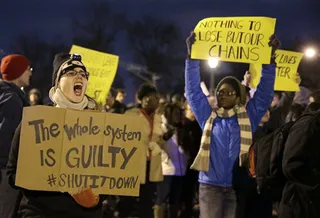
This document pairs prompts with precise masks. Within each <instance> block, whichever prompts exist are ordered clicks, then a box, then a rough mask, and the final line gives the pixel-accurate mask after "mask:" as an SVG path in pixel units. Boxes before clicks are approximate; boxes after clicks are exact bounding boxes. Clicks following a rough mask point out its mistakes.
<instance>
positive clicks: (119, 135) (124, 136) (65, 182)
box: [16, 106, 145, 196]
mask: <svg viewBox="0 0 320 218" xmlns="http://www.w3.org/2000/svg"><path fill="white" fill-rule="evenodd" d="M140 119H141V118H139V117H134V116H125V115H117V114H109V113H100V112H94V111H75V110H69V109H62V108H54V107H46V106H35V107H27V108H24V111H23V120H22V126H21V136H20V148H19V158H18V167H17V175H16V185H17V186H19V187H22V188H26V189H29V190H43V191H60V192H69V193H77V192H78V191H79V189H81V188H89V187H90V188H92V190H93V192H94V193H95V194H110V195H128V196H138V195H139V187H140V182H139V173H140V168H141V167H139V166H141V161H142V160H144V159H143V147H144V137H145V136H144V135H143V134H142V132H141V130H140V129H141V128H140V127H139V123H141V120H140Z"/></svg>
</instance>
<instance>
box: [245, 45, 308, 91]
mask: <svg viewBox="0 0 320 218" xmlns="http://www.w3.org/2000/svg"><path fill="white" fill-rule="evenodd" d="M302 57H303V53H299V52H293V51H285V50H277V51H276V63H277V68H276V81H275V85H274V90H276V91H292V92H295V91H299V90H300V89H299V84H297V72H298V67H299V64H300V62H301V59H302ZM261 70H262V65H261V64H250V69H249V72H250V73H251V77H252V80H251V84H250V85H251V87H252V88H256V87H257V85H258V84H259V81H260V77H261Z"/></svg>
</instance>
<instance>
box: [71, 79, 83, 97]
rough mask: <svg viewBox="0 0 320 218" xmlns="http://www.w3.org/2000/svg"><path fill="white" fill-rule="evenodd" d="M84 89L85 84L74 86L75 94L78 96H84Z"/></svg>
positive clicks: (79, 83) (78, 83)
mask: <svg viewBox="0 0 320 218" xmlns="http://www.w3.org/2000/svg"><path fill="white" fill-rule="evenodd" d="M82 87H83V84H82V83H81V82H77V83H75V84H74V86H73V90H74V94H75V95H76V96H81V94H82Z"/></svg>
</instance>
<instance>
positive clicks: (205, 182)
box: [185, 32, 280, 218]
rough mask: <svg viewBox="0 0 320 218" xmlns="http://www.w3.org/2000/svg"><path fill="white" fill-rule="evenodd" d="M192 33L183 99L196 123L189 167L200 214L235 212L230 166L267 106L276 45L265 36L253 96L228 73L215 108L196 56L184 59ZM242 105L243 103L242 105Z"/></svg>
mask: <svg viewBox="0 0 320 218" xmlns="http://www.w3.org/2000/svg"><path fill="white" fill-rule="evenodd" d="M195 37H196V36H195V33H193V32H192V33H191V35H190V36H189V37H188V39H187V48H188V57H189V58H188V59H187V60H186V70H185V91H186V96H187V100H188V102H189V104H190V106H191V109H192V111H193V112H194V113H195V116H196V119H197V121H198V122H199V124H200V125H201V128H202V130H203V136H202V140H201V145H200V150H199V153H198V155H197V157H196V159H195V161H194V163H193V164H192V166H191V167H192V168H193V169H195V170H198V171H200V173H199V182H200V188H199V201H200V216H201V217H202V218H222V217H228V218H231V217H235V215H236V208H237V200H236V193H235V191H234V190H233V188H232V185H233V180H234V179H237V178H233V168H234V165H240V166H242V165H243V164H244V162H243V161H244V160H245V156H247V155H248V151H249V147H250V145H251V143H252V134H253V133H254V132H255V130H256V129H257V127H258V125H259V123H260V120H261V118H262V116H263V115H264V114H265V113H266V111H267V109H268V108H269V106H270V104H271V102H272V98H273V95H274V81H275V70H276V66H275V50H276V49H277V48H278V47H279V46H280V42H279V40H278V39H277V38H276V37H275V36H271V37H270V41H269V46H271V47H272V54H271V56H272V58H271V64H269V65H263V67H262V76H261V79H260V83H259V85H258V87H257V90H256V92H255V95H254V96H253V98H252V99H250V100H249V102H248V103H247V104H246V93H245V87H244V86H243V85H242V84H241V83H240V81H238V80H237V79H236V78H234V77H226V78H224V79H222V80H221V81H220V83H219V84H218V86H217V89H216V90H217V91H216V96H217V103H218V108H214V109H213V108H212V107H211V106H210V105H209V103H208V101H207V98H206V96H205V95H204V94H203V92H202V90H201V87H200V66H199V65H200V64H199V61H196V60H190V55H191V47H192V44H193V43H194V42H195ZM245 104H246V105H245Z"/></svg>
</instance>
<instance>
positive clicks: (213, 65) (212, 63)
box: [208, 58, 219, 93]
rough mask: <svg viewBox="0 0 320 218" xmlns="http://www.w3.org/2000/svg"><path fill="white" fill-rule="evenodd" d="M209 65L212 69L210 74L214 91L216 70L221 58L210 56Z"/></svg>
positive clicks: (211, 89) (212, 90)
mask: <svg viewBox="0 0 320 218" xmlns="http://www.w3.org/2000/svg"><path fill="white" fill-rule="evenodd" d="M208 65H209V67H210V68H211V69H212V72H211V75H210V92H211V93H213V92H214V71H215V69H216V68H217V67H218V65H219V59H218V58H210V59H208Z"/></svg>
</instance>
